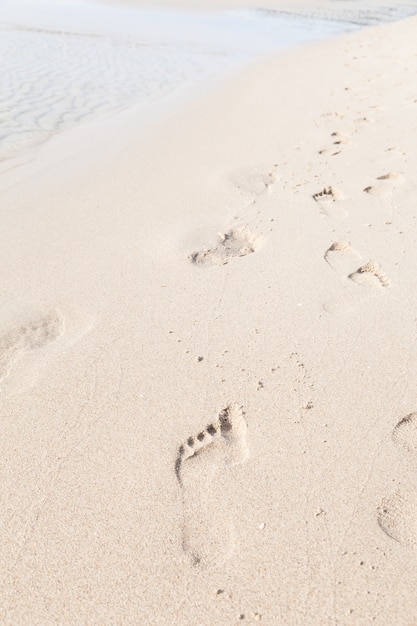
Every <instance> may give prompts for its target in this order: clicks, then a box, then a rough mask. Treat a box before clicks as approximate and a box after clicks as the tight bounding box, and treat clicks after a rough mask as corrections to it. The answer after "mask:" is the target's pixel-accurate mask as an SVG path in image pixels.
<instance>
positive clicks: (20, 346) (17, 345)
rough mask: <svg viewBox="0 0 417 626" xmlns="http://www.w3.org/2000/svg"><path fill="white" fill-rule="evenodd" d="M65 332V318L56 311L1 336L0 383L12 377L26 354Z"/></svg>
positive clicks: (42, 346) (40, 347)
mask: <svg viewBox="0 0 417 626" xmlns="http://www.w3.org/2000/svg"><path fill="white" fill-rule="evenodd" d="M63 331H64V321H63V318H62V316H61V315H60V313H59V312H58V311H54V312H51V313H49V314H47V315H44V316H39V317H37V318H34V319H32V320H31V321H28V322H27V323H24V324H21V325H20V326H17V327H16V328H12V329H10V330H9V331H7V332H5V333H4V334H3V335H2V336H0V383H2V382H3V381H5V379H6V378H7V377H8V376H9V375H10V372H11V370H12V368H13V366H14V365H15V364H16V363H17V361H18V360H20V358H21V357H22V356H23V355H24V354H25V353H28V352H30V351H32V350H40V349H42V348H44V347H46V346H47V345H48V344H50V343H52V342H53V341H55V340H56V339H57V338H58V337H59V336H60V335H61V334H62V333H63Z"/></svg>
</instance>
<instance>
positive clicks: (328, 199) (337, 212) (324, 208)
mask: <svg viewBox="0 0 417 626" xmlns="http://www.w3.org/2000/svg"><path fill="white" fill-rule="evenodd" d="M344 197H345V196H344V194H343V193H342V192H341V191H340V189H336V187H330V186H329V187H324V188H323V189H321V191H318V192H317V193H315V194H313V200H315V201H316V202H317V204H318V205H319V207H320V210H319V214H320V215H324V216H326V217H338V218H343V217H346V215H347V211H345V210H344V209H342V208H341V207H340V206H338V203H339V202H340V201H341V200H344Z"/></svg>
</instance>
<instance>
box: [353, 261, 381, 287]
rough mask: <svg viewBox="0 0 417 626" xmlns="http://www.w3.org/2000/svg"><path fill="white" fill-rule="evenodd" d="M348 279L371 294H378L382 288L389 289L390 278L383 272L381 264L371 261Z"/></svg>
mask: <svg viewBox="0 0 417 626" xmlns="http://www.w3.org/2000/svg"><path fill="white" fill-rule="evenodd" d="M348 278H349V279H350V280H352V281H353V282H355V283H356V284H357V285H360V286H361V287H364V288H365V289H366V290H368V291H369V292H376V293H378V292H379V291H380V290H381V289H382V288H385V287H389V284H390V283H389V278H388V276H387V275H386V274H384V272H383V271H382V268H381V266H380V265H379V263H375V261H369V262H368V263H365V265H362V266H361V267H358V269H357V270H355V271H354V272H352V274H349V276H348Z"/></svg>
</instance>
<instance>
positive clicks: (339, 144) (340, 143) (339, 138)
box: [319, 131, 351, 156]
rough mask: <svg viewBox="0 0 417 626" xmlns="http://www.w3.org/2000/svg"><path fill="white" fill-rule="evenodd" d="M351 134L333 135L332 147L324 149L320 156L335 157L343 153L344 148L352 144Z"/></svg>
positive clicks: (320, 151) (337, 132)
mask: <svg viewBox="0 0 417 626" xmlns="http://www.w3.org/2000/svg"><path fill="white" fill-rule="evenodd" d="M350 136H351V135H350V133H345V132H339V131H335V132H333V133H332V134H331V139H332V146H330V147H327V148H322V149H321V150H319V154H322V155H326V156H327V155H329V156H335V155H336V154H340V153H341V152H342V148H343V147H344V146H347V145H349V144H350Z"/></svg>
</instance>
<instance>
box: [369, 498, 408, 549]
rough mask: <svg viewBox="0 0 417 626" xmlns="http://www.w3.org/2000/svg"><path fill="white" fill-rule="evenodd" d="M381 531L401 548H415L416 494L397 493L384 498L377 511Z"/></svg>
mask: <svg viewBox="0 0 417 626" xmlns="http://www.w3.org/2000/svg"><path fill="white" fill-rule="evenodd" d="M377 520H378V524H379V526H380V527H381V529H382V530H383V531H384V533H386V534H387V535H388V536H389V537H391V538H392V539H394V540H395V541H398V543H400V544H401V545H403V546H406V547H409V548H417V492H416V490H415V489H413V490H410V491H407V493H404V492H403V491H397V492H395V493H393V494H392V495H390V496H388V497H386V498H384V499H383V500H382V502H381V504H380V506H379V507H378V510H377Z"/></svg>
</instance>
